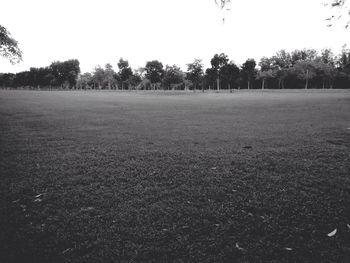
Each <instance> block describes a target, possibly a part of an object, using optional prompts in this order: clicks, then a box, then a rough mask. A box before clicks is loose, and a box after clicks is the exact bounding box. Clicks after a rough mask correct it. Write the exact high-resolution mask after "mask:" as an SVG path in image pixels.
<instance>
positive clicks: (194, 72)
mask: <svg viewBox="0 0 350 263" xmlns="http://www.w3.org/2000/svg"><path fill="white" fill-rule="evenodd" d="M202 77H203V64H202V60H201V59H195V60H194V62H192V63H189V64H187V73H186V78H187V79H188V80H190V81H192V83H193V84H194V89H197V86H198V84H199V83H200V81H201V79H202ZM202 88H203V87H202Z"/></svg>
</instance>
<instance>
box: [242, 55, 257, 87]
mask: <svg viewBox="0 0 350 263" xmlns="http://www.w3.org/2000/svg"><path fill="white" fill-rule="evenodd" d="M255 66H256V62H255V60H254V59H252V58H250V59H247V60H246V62H244V63H243V65H242V75H243V78H244V79H245V80H246V81H247V88H248V89H250V88H251V82H252V81H253V80H254V78H255V76H256V70H255Z"/></svg>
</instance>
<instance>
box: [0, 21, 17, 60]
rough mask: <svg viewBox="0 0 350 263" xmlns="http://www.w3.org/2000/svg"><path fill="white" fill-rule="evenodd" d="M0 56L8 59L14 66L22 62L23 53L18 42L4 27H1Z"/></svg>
mask: <svg viewBox="0 0 350 263" xmlns="http://www.w3.org/2000/svg"><path fill="white" fill-rule="evenodd" d="M0 56H2V57H4V58H7V59H8V60H9V61H10V62H11V63H12V64H15V63H19V62H20V61H21V60H22V51H21V50H20V49H19V47H18V42H17V41H16V40H15V39H13V38H12V37H11V34H10V32H9V31H8V30H7V29H6V28H5V27H3V26H2V25H0Z"/></svg>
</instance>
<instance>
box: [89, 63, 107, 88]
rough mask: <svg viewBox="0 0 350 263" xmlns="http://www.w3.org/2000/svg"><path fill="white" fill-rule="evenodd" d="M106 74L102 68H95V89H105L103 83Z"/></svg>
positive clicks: (93, 75) (93, 79) (93, 80)
mask: <svg viewBox="0 0 350 263" xmlns="http://www.w3.org/2000/svg"><path fill="white" fill-rule="evenodd" d="M104 74H105V71H104V69H103V68H101V66H97V67H95V69H94V71H93V73H92V82H93V83H94V87H95V88H96V86H97V88H98V89H102V87H103V81H104Z"/></svg>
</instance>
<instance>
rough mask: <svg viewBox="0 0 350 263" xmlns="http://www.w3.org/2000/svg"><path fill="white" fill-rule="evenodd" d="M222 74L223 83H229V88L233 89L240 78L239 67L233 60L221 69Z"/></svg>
mask: <svg viewBox="0 0 350 263" xmlns="http://www.w3.org/2000/svg"><path fill="white" fill-rule="evenodd" d="M220 76H221V78H222V80H223V83H224V84H226V85H227V88H228V89H229V90H230V91H231V88H232V87H236V86H237V84H238V81H239V78H240V70H239V67H238V66H236V64H235V63H233V62H232V61H231V62H230V63H228V64H226V65H223V66H222V67H221V70H220Z"/></svg>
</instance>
